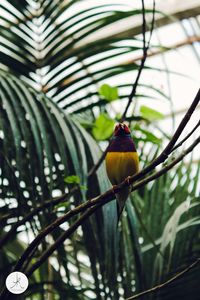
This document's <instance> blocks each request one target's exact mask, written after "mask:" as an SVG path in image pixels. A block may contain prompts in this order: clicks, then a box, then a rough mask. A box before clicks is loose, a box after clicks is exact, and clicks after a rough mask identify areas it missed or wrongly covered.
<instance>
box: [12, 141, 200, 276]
mask: <svg viewBox="0 0 200 300" xmlns="http://www.w3.org/2000/svg"><path fill="white" fill-rule="evenodd" d="M199 143H200V137H199V138H198V139H197V140H196V141H195V142H194V143H193V144H192V145H191V146H190V147H189V148H188V149H186V150H185V151H184V152H183V153H182V154H181V155H179V156H178V157H177V158H176V159H174V160H173V161H172V162H171V163H169V164H168V165H167V166H165V167H164V168H162V169H161V170H160V171H158V172H156V173H154V174H153V175H150V176H148V177H146V178H145V179H143V180H141V181H139V182H137V183H135V184H134V185H133V187H132V191H135V190H136V189H139V188H141V187H142V186H144V185H145V184H147V183H148V182H150V181H152V180H155V179H156V178H158V177H160V176H161V175H163V174H164V173H166V172H167V171H169V170H170V169H171V168H172V167H174V166H175V165H176V164H177V163H179V162H180V161H181V160H182V159H183V158H184V157H185V156H186V155H187V154H189V153H190V152H191V151H192V150H193V149H194V148H195V147H196V146H197V145H198V144H199ZM132 177H133V176H132ZM132 177H130V179H129V183H128V184H127V181H126V180H125V181H123V182H122V183H121V184H119V185H117V186H116V187H115V193H117V192H119V191H121V190H122V189H123V188H124V187H125V186H127V185H131V183H132ZM114 198H115V194H114V192H113V189H110V190H108V191H107V192H105V193H104V194H102V195H100V196H98V197H96V198H93V199H91V200H88V201H87V202H85V203H83V204H81V205H79V206H77V207H76V208H74V209H73V210H71V211H69V212H68V213H66V215H65V216H63V217H61V218H59V219H57V220H56V221H55V222H54V223H52V224H51V225H50V226H48V227H47V228H46V229H45V230H44V231H42V232H41V233H40V235H39V236H38V237H36V239H35V240H34V241H33V242H32V243H31V244H30V246H29V247H30V248H32V247H34V246H35V245H34V244H35V241H36V240H37V242H38V241H41V239H42V238H43V237H44V236H46V235H47V234H48V233H49V232H50V231H52V230H54V229H55V228H56V227H57V226H59V225H60V224H62V223H64V222H66V221H67V220H68V219H69V218H70V217H71V216H72V215H73V216H74V215H76V214H78V213H80V212H82V211H85V210H86V209H87V208H89V207H92V208H91V209H90V210H89V209H88V210H87V211H86V212H85V213H84V214H83V215H82V216H81V217H80V219H78V220H77V221H76V222H74V224H73V225H72V226H71V227H70V228H69V229H68V230H66V231H65V232H64V233H63V234H62V235H61V236H60V238H59V239H58V240H56V242H55V243H54V245H53V246H51V247H49V249H47V250H46V252H47V253H48V256H50V255H51V254H52V253H53V251H54V250H55V249H56V248H55V247H57V246H58V245H60V241H62V242H63V241H64V240H65V239H67V238H68V237H69V236H70V235H71V233H72V232H73V231H74V230H75V229H76V228H77V227H78V226H79V225H80V224H82V221H84V220H85V219H86V218H87V217H89V216H90V215H91V214H92V213H94V211H96V209H97V208H99V207H101V206H103V205H104V204H106V203H108V202H110V201H112V200H113V199H114ZM82 218H83V220H82ZM81 220H82V221H81ZM58 224H59V225H58ZM72 228H75V229H73V230H72ZM49 230H50V231H49ZM29 247H28V248H29ZM28 248H27V250H28ZM27 250H26V251H25V252H24V254H23V256H22V257H21V259H20V261H19V262H18V264H17V265H16V267H15V269H16V270H17V269H19V268H20V267H21V266H22V264H23V263H24V261H25V260H26V258H27V254H28V251H27ZM47 253H44V254H43V255H42V258H41V259H39V260H37V263H36V264H37V265H39V264H42V263H43V262H44V260H45V259H46V257H48V256H47ZM33 266H34V265H33ZM33 266H32V268H33Z"/></svg>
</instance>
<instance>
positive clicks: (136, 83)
mask: <svg viewBox="0 0 200 300" xmlns="http://www.w3.org/2000/svg"><path fill="white" fill-rule="evenodd" d="M154 23H155V1H153V17H152V23H151V29H150V37H149V41H148V44H147V46H146V36H145V33H146V19H145V6H144V0H142V35H143V56H142V59H141V64H140V67H139V70H138V74H137V77H136V80H135V82H134V84H133V88H132V91H131V93H130V95H129V98H128V103H127V105H126V108H125V110H124V113H123V115H122V117H121V120H120V122H123V121H124V120H125V118H126V114H127V111H128V109H129V106H130V105H131V102H132V101H133V98H134V97H135V94H136V89H137V86H138V82H139V79H140V76H141V73H142V70H143V68H144V64H145V61H146V58H147V52H148V49H149V45H150V41H151V36H152V32H153V29H154Z"/></svg>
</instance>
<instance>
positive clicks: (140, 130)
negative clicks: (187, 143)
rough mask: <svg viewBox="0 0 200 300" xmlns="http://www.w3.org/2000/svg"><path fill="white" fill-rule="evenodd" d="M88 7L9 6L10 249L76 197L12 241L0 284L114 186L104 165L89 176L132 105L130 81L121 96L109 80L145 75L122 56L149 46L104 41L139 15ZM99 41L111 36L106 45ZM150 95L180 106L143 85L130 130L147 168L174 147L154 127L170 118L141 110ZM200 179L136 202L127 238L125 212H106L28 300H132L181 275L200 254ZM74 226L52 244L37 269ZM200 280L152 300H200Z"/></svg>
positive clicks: (2, 208)
mask: <svg viewBox="0 0 200 300" xmlns="http://www.w3.org/2000/svg"><path fill="white" fill-rule="evenodd" d="M85 2H87V1H85ZM81 3H82V1H77V0H74V1H57V0H56V1H42V0H41V1H34V0H33V1H16V0H15V1H4V2H2V3H1V4H0V7H1V10H2V13H1V16H0V21H1V22H0V23H1V24H0V31H1V38H0V40H1V45H2V47H1V49H0V62H1V64H0V68H1V70H0V174H1V178H0V183H1V186H0V197H1V198H0V225H1V226H0V236H1V238H0V242H1V239H3V238H4V236H5V235H6V234H7V233H8V232H9V231H10V230H12V228H14V226H15V225H16V224H17V222H19V221H20V220H22V219H23V218H24V217H26V216H27V215H28V214H29V213H30V212H31V211H33V210H34V209H36V208H37V207H38V205H41V204H44V203H45V201H47V200H49V199H51V198H52V197H55V196H58V195H61V194H63V193H66V192H69V191H71V189H72V188H73V187H74V186H77V187H78V188H77V191H76V192H75V193H74V194H73V195H72V196H71V197H70V198H69V199H68V200H67V201H66V202H63V203H59V204H58V205H56V206H53V205H50V206H47V207H46V208H45V209H43V210H42V211H41V212H37V213H36V214H35V215H34V216H33V217H32V218H31V219H29V220H28V221H27V222H26V223H25V224H24V225H22V226H19V227H18V228H17V230H16V231H14V232H13V233H12V234H10V236H9V239H8V240H7V242H6V243H5V244H4V245H3V247H2V248H1V249H0V273H1V277H0V284H1V286H3V284H4V281H5V278H6V276H7V275H8V274H9V273H10V272H11V270H12V267H13V266H14V265H15V263H16V261H17V260H18V259H19V257H20V255H21V254H22V253H23V251H24V249H25V248H26V247H27V245H28V244H29V243H30V241H31V240H32V239H33V238H34V237H36V236H37V235H38V233H39V232H40V231H41V230H42V229H44V228H45V227H46V226H48V225H49V224H50V223H51V222H53V221H55V220H56V219H57V218H58V217H60V216H62V215H63V214H64V213H66V211H68V210H69V209H70V208H73V207H74V206H75V205H78V204H80V203H81V202H82V201H86V199H89V198H92V197H95V196H97V195H98V194H99V193H102V192H104V191H105V190H106V189H107V188H109V187H110V185H109V183H108V180H107V176H106V174H105V167H104V164H102V166H101V167H100V168H99V169H98V171H97V172H96V174H93V176H91V177H88V173H89V171H90V170H91V168H92V167H93V166H94V165H95V163H96V162H97V161H98V159H99V157H100V156H101V152H102V151H101V147H102V148H105V146H106V145H107V143H108V140H109V138H110V137H111V135H112V131H113V126H114V123H115V122H116V121H117V120H118V119H120V115H119V113H118V112H116V111H115V107H114V106H113V105H114V104H116V105H118V106H120V108H121V107H123V106H124V102H125V100H127V97H128V95H129V91H130V89H131V86H132V76H131V77H130V76H129V77H130V81H129V80H128V81H126V82H123V83H122V84H119V85H117V86H112V85H110V84H109V83H108V82H109V80H110V79H115V78H116V77H117V76H118V75H120V74H128V73H129V72H131V74H132V73H134V72H135V74H136V72H137V70H138V67H139V65H138V64H137V63H132V64H130V63H128V64H127V62H126V59H124V57H126V55H127V54H129V53H132V52H133V51H142V40H140V39H138V38H136V37H132V38H130V37H129V36H124V34H120V32H119V33H118V34H117V35H112V34H111V33H110V35H109V36H108V35H106V36H105V35H104V34H105V32H106V33H108V31H107V28H108V27H109V26H110V25H114V26H117V22H118V21H120V22H122V21H123V20H124V22H125V21H126V19H127V18H129V17H130V16H133V15H139V16H140V15H141V10H139V9H133V8H132V7H129V6H128V5H121V6H119V5H115V4H112V5H111V4H107V5H95V4H92V5H91V3H90V5H89V6H85V8H82V7H81V6H79V5H80V4H81ZM151 13H152V10H146V14H151ZM157 13H159V12H157ZM102 30H105V31H104V32H103V31H102ZM99 31H101V33H102V32H103V34H102V35H96V33H97V32H99ZM102 36H103V37H102ZM88 38H90V39H88ZM115 58H116V59H117V60H115ZM116 61H117V63H116ZM152 69H154V67H153V66H146V70H152ZM157 71H158V68H157V69H155V72H157ZM129 77H128V79H129ZM122 78H123V77H122ZM150 93H153V94H154V96H155V99H159V101H166V102H167V103H168V104H169V105H170V99H169V97H168V95H166V94H165V93H163V92H162V91H160V90H159V89H158V88H157V87H154V86H152V85H148V84H143V83H140V84H139V85H138V94H137V95H136V97H135V101H134V105H133V106H132V107H131V108H132V113H130V115H128V116H127V120H128V121H130V122H131V135H132V136H133V138H134V140H135V142H136V144H137V148H138V152H139V156H140V164H141V168H143V166H145V165H147V164H148V163H149V162H150V161H152V160H153V159H154V158H155V157H156V155H157V154H158V152H159V151H160V150H161V149H162V142H163V141H164V139H165V138H166V136H165V134H164V133H163V132H162V131H161V129H160V128H159V126H158V125H157V124H156V121H158V120H161V119H162V118H163V115H162V114H161V113H160V112H158V111H155V110H153V109H152V108H151V107H150V106H151V103H150V102H149V103H148V106H139V105H138V107H139V109H138V110H135V106H136V107H137V105H136V104H138V102H139V100H140V99H143V98H147V99H149V94H150ZM150 98H151V99H152V97H150ZM121 112H122V111H121ZM137 112H138V115H137ZM199 181H200V167H199V166H198V167H197V166H196V165H193V164H192V163H189V164H188V165H187V164H186V162H185V161H183V162H182V163H181V164H180V165H179V166H178V167H175V168H174V170H171V171H170V172H168V173H167V174H165V175H163V176H162V177H160V178H159V179H158V180H155V181H154V182H151V183H149V184H148V185H146V186H144V187H143V188H141V189H140V190H138V191H137V192H135V193H134V194H133V195H131V197H130V199H129V201H128V202H127V205H126V211H125V212H124V215H123V218H122V220H121V224H120V226H119V229H118V230H116V227H115V224H116V205H115V202H114V201H113V202H111V203H109V204H107V205H105V206H104V207H103V208H102V209H99V210H98V211H97V213H96V214H95V215H94V216H92V217H90V218H89V219H88V220H87V221H86V222H85V223H84V224H83V225H82V227H81V228H79V229H78V230H77V231H76V232H75V233H74V234H73V236H72V237H71V238H70V239H69V240H67V241H65V243H63V244H62V245H61V246H60V247H59V248H58V249H57V251H56V252H54V254H53V255H52V256H51V257H50V258H49V260H48V261H46V262H45V263H44V264H43V265H42V266H41V267H40V268H39V269H37V270H36V271H35V272H34V274H33V275H32V276H31V278H30V285H29V288H28V290H27V291H26V293H25V294H23V295H21V296H20V299H27V300H30V299H34V300H35V299H38V300H40V299H41V300H44V299H47V298H48V299H55V300H56V299H61V300H66V299H69V300H70V299H73V300H74V299H99V300H103V299H116V300H118V299H124V298H126V297H128V296H130V295H132V294H133V293H134V292H139V291H141V290H143V289H145V288H149V287H151V286H152V285H155V284H158V283H160V282H162V281H164V280H166V279H168V278H170V277H171V276H172V275H173V274H175V273H176V272H179V271H181V270H182V269H183V268H185V267H186V266H187V265H189V264H190V263H191V262H193V261H194V260H195V258H197V257H198V256H199V253H200V235H199V232H200V231H199V224H200V218H199V215H200V214H199V213H200V206H199V201H198V200H199ZM75 220H76V218H75V217H74V218H73V219H70V221H69V222H66V223H64V224H63V225H61V226H60V227H59V228H57V229H56V230H54V231H53V232H52V233H51V234H50V235H49V236H48V237H47V238H46V239H44V240H43V241H42V243H41V244H40V246H39V247H38V248H37V250H36V252H35V254H34V257H33V259H32V261H31V263H34V262H36V261H37V259H38V258H39V257H40V256H41V255H42V254H43V252H44V251H45V250H46V249H47V247H48V246H49V245H51V244H53V243H54V241H55V240H56V239H57V238H58V237H59V236H60V235H61V234H62V233H63V232H64V231H65V230H66V228H68V227H69V226H70V225H71V224H72V223H73V222H74V221H75ZM198 274H199V268H194V269H193V270H191V271H190V272H188V273H187V275H185V276H184V277H182V278H181V279H179V280H177V282H175V283H173V284H172V285H170V286H169V287H168V288H166V289H163V290H161V291H160V292H158V293H155V294H154V295H152V296H151V295H149V296H147V297H145V299H161V300H162V299H170V300H175V299H176V300H177V299H185V300H186V299H193V300H197V299H198V297H199V292H200V291H199V283H198ZM120 297H121V298H120Z"/></svg>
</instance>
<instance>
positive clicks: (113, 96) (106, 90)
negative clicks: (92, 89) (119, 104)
mask: <svg viewBox="0 0 200 300" xmlns="http://www.w3.org/2000/svg"><path fill="white" fill-rule="evenodd" d="M99 95H100V96H103V97H104V98H105V99H106V100H107V101H109V102H110V101H113V100H117V99H118V98H119V95H118V89H117V87H112V86H110V85H109V84H103V85H102V86H101V87H100V88H99Z"/></svg>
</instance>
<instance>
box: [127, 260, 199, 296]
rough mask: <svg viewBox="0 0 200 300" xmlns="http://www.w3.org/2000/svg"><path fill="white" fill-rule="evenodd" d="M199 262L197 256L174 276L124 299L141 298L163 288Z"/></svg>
mask: <svg viewBox="0 0 200 300" xmlns="http://www.w3.org/2000/svg"><path fill="white" fill-rule="evenodd" d="M199 263H200V258H197V260H195V262H193V263H192V264H191V265H189V266H188V267H187V268H185V269H184V270H183V271H181V272H179V273H177V274H176V275H175V276H173V277H172V278H170V279H169V280H167V281H165V282H163V283H161V284H159V285H157V286H154V287H153V288H151V289H148V290H146V291H144V292H141V293H139V294H137V295H134V296H131V297H129V298H126V300H132V299H141V297H143V296H144V295H147V294H150V293H154V292H156V291H158V290H160V289H162V288H165V287H166V286H168V285H169V284H171V283H172V282H174V281H176V280H177V279H179V278H181V277H183V276H184V275H185V274H186V273H187V272H189V271H190V270H191V269H193V268H194V267H196V266H197V265H198V264H199Z"/></svg>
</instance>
